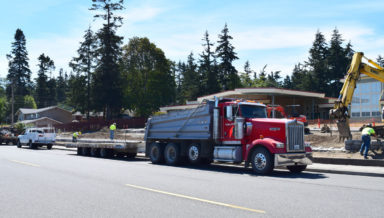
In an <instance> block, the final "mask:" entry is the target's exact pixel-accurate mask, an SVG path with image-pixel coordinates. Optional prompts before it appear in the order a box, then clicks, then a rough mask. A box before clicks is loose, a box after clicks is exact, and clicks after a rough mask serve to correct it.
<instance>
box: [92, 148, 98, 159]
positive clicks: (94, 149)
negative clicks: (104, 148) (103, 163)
mask: <svg viewBox="0 0 384 218" xmlns="http://www.w3.org/2000/svg"><path fill="white" fill-rule="evenodd" d="M91 156H92V157H100V149H98V148H91Z"/></svg>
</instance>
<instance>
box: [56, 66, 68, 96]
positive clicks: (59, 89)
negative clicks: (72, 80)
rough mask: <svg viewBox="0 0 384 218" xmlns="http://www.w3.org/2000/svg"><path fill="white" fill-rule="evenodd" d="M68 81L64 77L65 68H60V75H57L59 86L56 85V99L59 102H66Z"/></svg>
mask: <svg viewBox="0 0 384 218" xmlns="http://www.w3.org/2000/svg"><path fill="white" fill-rule="evenodd" d="M66 86H67V84H66V81H65V77H64V72H63V69H60V70H59V77H57V86H56V99H57V102H58V103H64V102H65V100H66V93H65V92H66V88H67V87H66Z"/></svg>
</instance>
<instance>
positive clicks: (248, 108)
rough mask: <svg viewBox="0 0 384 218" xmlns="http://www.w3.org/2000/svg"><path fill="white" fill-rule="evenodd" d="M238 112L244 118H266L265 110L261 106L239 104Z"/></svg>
mask: <svg viewBox="0 0 384 218" xmlns="http://www.w3.org/2000/svg"><path fill="white" fill-rule="evenodd" d="M240 112H241V116H242V117H244V118H267V110H266V108H265V107H262V106H256V105H246V104H244V105H240Z"/></svg>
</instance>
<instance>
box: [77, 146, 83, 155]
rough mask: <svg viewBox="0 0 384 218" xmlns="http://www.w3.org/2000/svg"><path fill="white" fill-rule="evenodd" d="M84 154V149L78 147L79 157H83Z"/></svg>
mask: <svg viewBox="0 0 384 218" xmlns="http://www.w3.org/2000/svg"><path fill="white" fill-rule="evenodd" d="M82 154H83V149H82V148H80V147H77V155H82Z"/></svg>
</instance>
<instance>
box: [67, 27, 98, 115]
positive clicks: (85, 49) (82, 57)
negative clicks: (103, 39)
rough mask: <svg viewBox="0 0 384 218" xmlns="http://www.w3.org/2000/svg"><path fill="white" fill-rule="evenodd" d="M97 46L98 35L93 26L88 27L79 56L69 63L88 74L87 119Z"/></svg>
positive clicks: (77, 70)
mask: <svg viewBox="0 0 384 218" xmlns="http://www.w3.org/2000/svg"><path fill="white" fill-rule="evenodd" d="M96 46H97V44H96V37H95V36H94V34H93V32H92V30H91V28H88V29H87V30H86V31H85V35H84V41H83V42H81V43H80V48H79V49H78V50H77V53H78V56H77V57H75V58H73V59H72V61H71V62H70V64H69V65H70V67H71V68H72V69H73V71H75V72H78V73H80V74H84V75H86V87H87V88H86V89H87V90H86V101H85V103H86V111H87V119H89V112H90V110H91V83H92V76H91V75H92V72H93V70H94V68H95V61H96V59H95V58H96V56H95V50H96ZM63 79H64V78H63ZM74 88H76V87H74ZM81 88H83V87H81Z"/></svg>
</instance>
